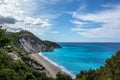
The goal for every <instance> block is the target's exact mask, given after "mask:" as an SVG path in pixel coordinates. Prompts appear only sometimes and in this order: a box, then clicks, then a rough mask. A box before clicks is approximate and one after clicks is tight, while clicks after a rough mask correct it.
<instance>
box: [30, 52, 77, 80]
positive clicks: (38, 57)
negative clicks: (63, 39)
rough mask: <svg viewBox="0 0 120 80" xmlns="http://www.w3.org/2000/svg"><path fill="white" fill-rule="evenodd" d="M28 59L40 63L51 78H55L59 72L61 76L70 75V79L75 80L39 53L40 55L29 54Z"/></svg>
mask: <svg viewBox="0 0 120 80" xmlns="http://www.w3.org/2000/svg"><path fill="white" fill-rule="evenodd" d="M30 57H32V58H33V59H34V60H36V61H37V62H39V63H41V64H42V65H43V66H44V67H45V68H46V70H47V71H48V72H49V75H51V77H53V78H56V74H57V73H58V72H60V73H62V74H67V75H70V76H71V77H72V78H75V76H74V75H72V74H71V73H70V72H69V71H68V70H66V69H65V68H64V67H63V66H59V65H58V64H57V63H55V62H53V61H51V60H50V59H48V58H47V57H45V56H44V55H42V53H41V52H40V53H32V54H30Z"/></svg>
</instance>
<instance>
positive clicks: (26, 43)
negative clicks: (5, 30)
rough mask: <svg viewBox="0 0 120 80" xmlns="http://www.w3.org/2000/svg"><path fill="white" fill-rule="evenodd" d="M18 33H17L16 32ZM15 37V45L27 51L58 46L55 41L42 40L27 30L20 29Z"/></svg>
mask: <svg viewBox="0 0 120 80" xmlns="http://www.w3.org/2000/svg"><path fill="white" fill-rule="evenodd" d="M17 34H18V33H17ZM17 36H18V39H15V42H14V43H16V44H15V45H17V46H20V47H21V48H22V49H23V51H25V52H27V53H38V52H43V51H53V50H54V48H60V47H61V46H60V45H58V44H57V43H54V42H50V41H42V40H41V39H39V38H38V37H36V36H35V35H34V34H33V33H31V32H29V31H25V30H22V31H20V32H19V34H18V35H17Z"/></svg>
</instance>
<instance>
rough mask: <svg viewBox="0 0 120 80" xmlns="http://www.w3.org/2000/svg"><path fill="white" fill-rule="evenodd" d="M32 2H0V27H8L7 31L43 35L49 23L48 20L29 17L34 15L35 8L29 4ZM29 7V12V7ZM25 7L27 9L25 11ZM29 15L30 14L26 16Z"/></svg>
mask: <svg viewBox="0 0 120 80" xmlns="http://www.w3.org/2000/svg"><path fill="white" fill-rule="evenodd" d="M32 1H33V0H0V25H3V26H4V27H5V28H6V27H9V28H8V30H9V31H14V29H15V31H16V30H19V29H24V28H25V27H27V30H30V31H32V32H35V33H37V34H38V32H39V33H42V34H43V33H44V32H46V31H47V29H48V28H49V26H50V25H51V23H50V22H49V20H48V19H44V18H40V17H35V16H33V15H30V14H31V13H32V14H34V10H35V9H37V8H36V7H37V6H34V5H35V3H36V1H34V4H30V3H31V2H32ZM28 4H29V6H31V11H30V9H28V8H30V7H29V6H28ZM26 7H27V9H28V10H27V9H26ZM28 13H30V14H28Z"/></svg>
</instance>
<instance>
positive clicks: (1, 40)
mask: <svg viewBox="0 0 120 80" xmlns="http://www.w3.org/2000/svg"><path fill="white" fill-rule="evenodd" d="M8 43H10V38H9V37H8V36H7V35H6V30H5V29H2V26H0V48H1V47H3V46H6V45H7V44H8Z"/></svg>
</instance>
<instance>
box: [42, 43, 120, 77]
mask: <svg viewBox="0 0 120 80" xmlns="http://www.w3.org/2000/svg"><path fill="white" fill-rule="evenodd" d="M59 44H60V45H61V46H62V48H58V49H55V50H54V51H53V52H44V53H43V55H44V56H45V57H47V58H48V59H50V60H51V61H53V62H54V63H57V64H58V65H59V66H60V67H61V66H62V67H61V68H62V69H63V70H66V69H67V70H66V71H70V72H71V73H72V74H73V75H76V74H78V73H79V72H80V70H89V69H97V68H99V67H100V66H102V65H104V64H105V60H106V59H108V58H110V57H111V56H112V55H114V54H115V53H116V51H118V50H119V49H120V43H59Z"/></svg>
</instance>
